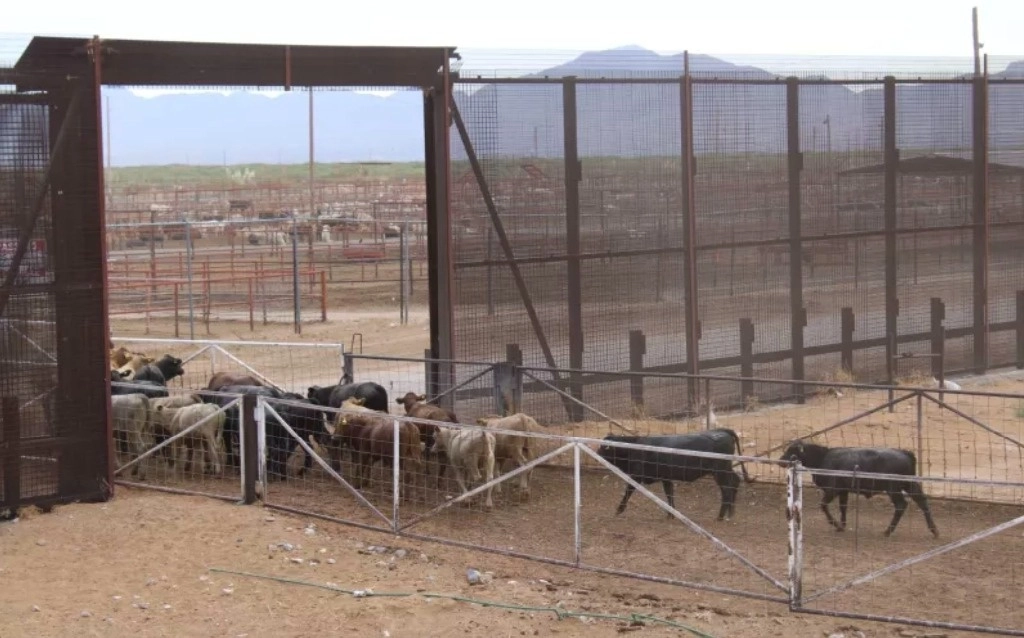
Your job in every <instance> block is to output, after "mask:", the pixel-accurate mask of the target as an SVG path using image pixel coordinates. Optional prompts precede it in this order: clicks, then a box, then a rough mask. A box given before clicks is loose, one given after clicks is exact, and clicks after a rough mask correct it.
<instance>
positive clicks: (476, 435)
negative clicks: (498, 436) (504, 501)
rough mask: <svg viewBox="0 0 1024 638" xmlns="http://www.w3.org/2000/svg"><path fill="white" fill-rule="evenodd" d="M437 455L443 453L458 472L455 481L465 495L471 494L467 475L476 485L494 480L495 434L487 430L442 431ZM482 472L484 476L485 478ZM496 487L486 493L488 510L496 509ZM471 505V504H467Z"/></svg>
mask: <svg viewBox="0 0 1024 638" xmlns="http://www.w3.org/2000/svg"><path fill="white" fill-rule="evenodd" d="M433 451H434V452H435V453H438V452H443V453H444V455H445V457H446V458H447V459H448V463H449V464H450V465H451V466H452V470H453V471H454V472H455V481H456V482H457V483H458V484H459V488H460V489H461V490H462V493H463V494H465V493H466V492H468V491H469V490H468V489H467V488H466V475H467V474H468V475H469V480H470V481H471V482H473V483H478V482H480V481H481V480H483V482H484V483H490V482H491V481H492V480H494V434H493V433H492V432H488V431H487V430H477V429H472V430H470V429H462V428H449V427H442V428H438V430H437V433H436V435H435V438H434V450H433ZM481 469H483V473H482V475H481ZM493 490H494V487H493V486H492V487H488V488H487V490H486V491H485V494H486V500H485V502H484V508H485V509H487V510H491V509H493V508H494V501H493V500H492V499H491V492H492V491H493ZM463 503H464V504H466V505H468V502H466V501H463Z"/></svg>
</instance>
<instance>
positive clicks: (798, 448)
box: [782, 440, 828, 467]
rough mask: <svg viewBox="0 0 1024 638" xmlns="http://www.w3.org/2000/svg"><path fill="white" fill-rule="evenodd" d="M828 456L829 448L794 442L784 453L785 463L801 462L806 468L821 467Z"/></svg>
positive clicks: (798, 441) (799, 441)
mask: <svg viewBox="0 0 1024 638" xmlns="http://www.w3.org/2000/svg"><path fill="white" fill-rule="evenodd" d="M826 454H828V448H827V447H825V446H824V445H817V444H815V443H805V442H803V441H801V440H796V441H793V442H792V443H790V444H789V446H788V447H787V448H786V451H785V452H783V453H782V460H783V461H791V462H799V463H800V464H801V465H803V466H804V467H821V464H822V463H823V462H824V460H825V455H826Z"/></svg>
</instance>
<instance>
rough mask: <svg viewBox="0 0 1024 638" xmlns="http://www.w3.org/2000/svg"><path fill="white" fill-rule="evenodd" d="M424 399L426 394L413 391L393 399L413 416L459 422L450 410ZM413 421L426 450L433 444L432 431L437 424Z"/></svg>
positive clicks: (435, 430)
mask: <svg viewBox="0 0 1024 638" xmlns="http://www.w3.org/2000/svg"><path fill="white" fill-rule="evenodd" d="M426 401H427V397H426V395H424V394H416V393H415V392H406V393H405V396H404V397H401V398H398V399H395V403H397V404H398V405H400V406H403V407H404V408H405V413H406V415H408V416H411V417H413V418H416V419H425V420H427V421H444V422H446V423H458V422H459V420H458V418H456V416H455V413H454V412H452V411H451V410H446V409H444V408H442V407H439V406H436V405H431V404H429V403H427V402H426ZM413 423H415V424H416V429H418V430H419V431H420V440H421V441H423V443H424V445H426V447H427V449H428V450H429V449H430V448H432V447H433V446H434V433H435V432H437V427H438V426H437V425H435V424H433V423H423V422H421V421H413Z"/></svg>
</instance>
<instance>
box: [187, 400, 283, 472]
mask: <svg viewBox="0 0 1024 638" xmlns="http://www.w3.org/2000/svg"><path fill="white" fill-rule="evenodd" d="M217 392H218V393H223V394H215V393H214V392H212V391H208V390H199V391H198V392H196V394H197V395H198V396H199V398H201V399H202V400H203V403H212V404H214V405H216V406H218V407H221V408H223V407H224V406H226V405H227V404H229V403H231V402H232V401H234V400H235V399H237V398H238V395H240V394H241V395H244V394H255V395H257V396H262V397H267V398H270V399H280V398H281V391H280V390H277V389H275V388H269V387H266V386H261V385H226V386H224V387H222V388H220V389H219V390H217ZM239 413H240V411H239V409H238V407H237V406H236V407H233V408H231V409H229V410H228V411H227V412H225V413H224V417H225V418H224V431H223V437H224V449H225V451H226V452H227V465H228V467H242V464H241V459H240V454H241V450H239V446H238V440H239V433H240V432H241V429H242V427H241V422H240V421H239Z"/></svg>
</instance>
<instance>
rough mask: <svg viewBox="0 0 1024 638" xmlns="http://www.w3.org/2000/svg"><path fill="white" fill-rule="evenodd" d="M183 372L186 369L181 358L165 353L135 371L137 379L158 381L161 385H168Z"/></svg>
mask: <svg viewBox="0 0 1024 638" xmlns="http://www.w3.org/2000/svg"><path fill="white" fill-rule="evenodd" d="M183 374H185V369H184V368H182V367H181V359H179V358H177V357H172V356H171V355H169V354H165V355H164V356H162V357H160V358H159V359H158V360H156V361H154V362H153V363H147V364H146V365H144V366H142V367H141V368H139V371H138V372H136V373H135V380H136V381H156V382H157V383H159V384H161V385H167V382H168V381H170V380H171V379H173V378H174V377H178V376H181V375H183Z"/></svg>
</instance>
